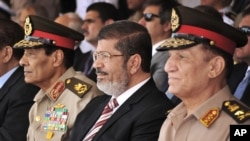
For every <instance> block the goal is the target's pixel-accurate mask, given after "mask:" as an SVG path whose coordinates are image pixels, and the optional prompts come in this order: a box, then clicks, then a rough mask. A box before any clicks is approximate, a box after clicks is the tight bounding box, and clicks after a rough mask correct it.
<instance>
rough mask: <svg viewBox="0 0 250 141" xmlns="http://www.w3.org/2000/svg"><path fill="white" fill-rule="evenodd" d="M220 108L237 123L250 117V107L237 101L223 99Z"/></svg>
mask: <svg viewBox="0 0 250 141" xmlns="http://www.w3.org/2000/svg"><path fill="white" fill-rule="evenodd" d="M222 109H223V110H224V111H225V112H226V113H227V114H229V115H230V116H231V117H232V118H233V119H234V120H235V121H236V122H238V123H243V122H245V121H246V120H248V119H250V109H249V108H248V107H246V106H244V105H242V104H240V103H239V102H237V101H234V100H228V101H224V102H223V105H222Z"/></svg>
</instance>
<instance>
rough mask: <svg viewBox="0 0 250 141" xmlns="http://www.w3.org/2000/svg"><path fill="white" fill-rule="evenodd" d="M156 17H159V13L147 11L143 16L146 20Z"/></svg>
mask: <svg viewBox="0 0 250 141" xmlns="http://www.w3.org/2000/svg"><path fill="white" fill-rule="evenodd" d="M154 17H156V18H159V16H158V15H155V14H152V13H145V14H143V18H144V19H145V21H148V22H149V21H152V19H153V18H154Z"/></svg>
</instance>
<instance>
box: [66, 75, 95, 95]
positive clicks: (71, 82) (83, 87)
mask: <svg viewBox="0 0 250 141" xmlns="http://www.w3.org/2000/svg"><path fill="white" fill-rule="evenodd" d="M65 87H66V88H67V89H69V90H71V91H72V92H73V93H75V94H76V95H77V96H79V97H83V96H84V95H85V94H86V93H87V92H88V91H89V90H90V89H91V88H92V85H90V84H88V83H86V82H84V81H82V80H80V79H77V78H75V77H71V78H68V79H66V80H65Z"/></svg>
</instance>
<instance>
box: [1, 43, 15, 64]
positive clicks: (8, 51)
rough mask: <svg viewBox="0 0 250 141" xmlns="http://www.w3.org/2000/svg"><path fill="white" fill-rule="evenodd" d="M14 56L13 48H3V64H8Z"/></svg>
mask: <svg viewBox="0 0 250 141" xmlns="http://www.w3.org/2000/svg"><path fill="white" fill-rule="evenodd" d="M12 55H13V48H12V47H11V46H5V47H3V48H2V51H1V56H2V62H3V63H8V62H9V61H10V60H11V58H12Z"/></svg>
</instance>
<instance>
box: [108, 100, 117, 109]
mask: <svg viewBox="0 0 250 141" xmlns="http://www.w3.org/2000/svg"><path fill="white" fill-rule="evenodd" d="M118 105H119V104H118V102H117V100H116V98H113V99H111V100H110V101H109V103H108V106H109V108H110V109H114V108H115V107H117V106H118Z"/></svg>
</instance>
